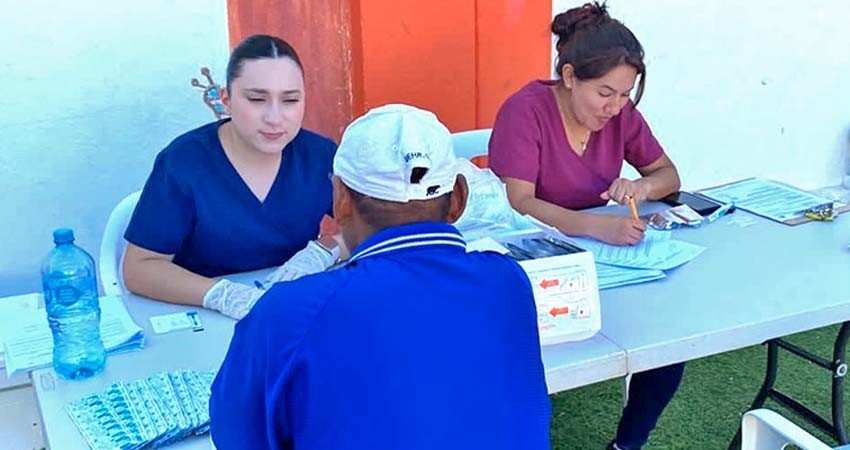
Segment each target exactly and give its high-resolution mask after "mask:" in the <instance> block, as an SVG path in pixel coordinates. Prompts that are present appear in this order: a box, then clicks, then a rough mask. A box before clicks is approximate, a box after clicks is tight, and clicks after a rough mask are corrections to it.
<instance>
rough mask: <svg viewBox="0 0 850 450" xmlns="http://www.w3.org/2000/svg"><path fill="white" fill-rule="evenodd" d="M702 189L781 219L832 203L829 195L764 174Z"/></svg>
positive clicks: (801, 214)
mask: <svg viewBox="0 0 850 450" xmlns="http://www.w3.org/2000/svg"><path fill="white" fill-rule="evenodd" d="M699 193H700V194H702V195H705V196H706V197H709V198H711V199H714V200H716V201H719V202H721V203H730V202H731V203H734V204H735V206H736V207H737V208H741V209H744V210H746V211H749V212H751V213H753V214H757V215H759V216H762V217H767V218H768V219H771V220H775V221H777V222H784V221H786V220H789V219H794V218H798V217H802V216H803V213H804V212H805V211H806V210H808V209H811V208H817V207H820V206H823V205H826V204H832V201H831V200H829V199H827V198H824V197H820V196H818V195H815V194H812V193H810V192H806V191H803V190H801V189H797V188H795V187H793V186H788V185H785V184H782V183H778V182H776V181H771V180H765V179H762V178H748V179H746V180H741V181H738V182H735V183H731V184H727V185H724V186H718V187H716V188H710V189H704V190H701V191H699Z"/></svg>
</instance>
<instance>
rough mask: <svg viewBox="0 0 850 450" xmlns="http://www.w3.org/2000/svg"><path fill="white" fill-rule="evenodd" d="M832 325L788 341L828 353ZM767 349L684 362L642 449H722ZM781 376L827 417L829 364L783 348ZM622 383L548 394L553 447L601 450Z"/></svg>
mask: <svg viewBox="0 0 850 450" xmlns="http://www.w3.org/2000/svg"><path fill="white" fill-rule="evenodd" d="M837 331H838V326H833V327H827V328H821V329H818V330H814V331H810V332H807V333H801V334H798V335H794V336H791V337H790V338H788V340H789V341H790V342H793V343H795V344H797V345H800V346H802V347H803V348H806V349H807V350H809V351H812V352H814V353H816V354H818V355H820V356H822V357H824V358H826V359H831V358H832V346H833V343H834V340H835V336H836V333H837ZM766 355H767V347H766V346H762V345H759V346H754V347H748V348H744V349H741V350H737V351H734V352H730V353H724V354H721V355H715V356H712V357H709V358H703V359H699V360H695V361H690V362H688V363H687V365H686V368H685V376H684V380H683V381H682V385H681V387H680V388H679V391H678V392H677V393H676V396H675V397H674V398H673V401H672V402H671V403H670V405H669V406H668V407H667V409H666V410H665V411H664V414H663V415H662V416H661V419H660V420H659V422H658V426H657V427H656V429H655V431H654V432H653V433H652V435H651V436H650V439H649V443H648V444H647V445H646V446H645V447H644V450H683V449H700V450H701V449H706V450H714V449H718V450H721V449H725V448H726V447H727V445H728V444H729V440H730V439H731V438H732V436H733V435H734V434H735V430H736V429H737V427H738V424H739V423H740V420H741V415H742V414H743V413H744V411H745V410H746V409H747V408H748V407H749V405H750V403H751V402H752V400H753V398H754V397H755V394H756V392H757V391H758V388H759V387H760V386H761V383H762V379H763V377H764V370H765V361H766ZM778 374H779V375H778V377H777V382H776V387H777V388H778V389H779V390H781V391H783V392H785V393H786V394H789V395H791V396H792V397H794V398H796V399H798V400H802V401H804V403H806V404H807V405H809V406H810V407H812V408H814V409H815V411H817V412H818V413H820V414H821V415H822V416H824V417H826V418H827V419H829V418H830V417H831V415H830V392H831V376H830V375H829V373H828V372H827V371H826V370H824V369H821V368H820V367H818V366H815V365H813V364H811V363H808V362H805V361H803V360H802V359H800V358H798V357H795V356H792V355H790V354H789V353H788V352H786V351H780V353H779V372H778ZM622 386H623V383H622V380H612V381H606V382H603V383H597V384H594V385H591V386H585V387H582V388H579V389H574V390H572V391H567V392H562V393H559V394H556V395H553V396H552V397H551V399H552V425H551V440H552V448H553V449H557V450H593V449H599V450H603V449H604V448H605V446H606V445H607V443H608V441H610V440H611V439H612V437H613V436H614V432H615V431H616V428H617V421H618V420H619V416H620V410H621V408H622V389H623V387H622ZM849 397H850V386H848V387H847V388H846V389H845V392H844V398H845V404H850V398H849ZM765 407H767V408H770V409H773V410H776V411H778V412H779V413H780V414H782V415H784V416H785V417H787V418H789V419H791V420H792V421H793V422H795V423H797V424H799V425H801V426H803V427H804V428H805V429H806V430H808V431H809V432H811V433H813V434H815V435H816V436H818V437H819V438H821V439H823V440H824V441H825V442H827V443H828V444H830V445H837V443H836V442H834V441H833V440H832V439H829V438H827V437H826V436H825V435H824V434H823V433H820V432H819V431H818V430H817V429H816V428H815V427H814V426H811V425H808V424H804V423H803V422H802V421H801V419H800V418H799V417H797V416H796V415H795V414H794V413H793V412H790V411H787V410H784V409H782V408H781V407H780V406H779V405H778V404H777V403H775V402H773V401H770V400H769V401H768V402H767V404H766V405H765ZM844 410H845V413H844V414H845V416H847V418H848V420H850V411H848V408H847V407H845V408H844ZM848 426H850V425H848Z"/></svg>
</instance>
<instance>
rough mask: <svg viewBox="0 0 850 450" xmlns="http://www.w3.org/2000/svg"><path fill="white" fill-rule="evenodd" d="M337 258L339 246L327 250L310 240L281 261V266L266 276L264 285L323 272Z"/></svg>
mask: <svg viewBox="0 0 850 450" xmlns="http://www.w3.org/2000/svg"><path fill="white" fill-rule="evenodd" d="M337 259H339V247H336V246H335V247H334V248H333V250H327V249H325V248H324V247H322V246H320V245H319V244H318V243H317V242H316V241H310V242H308V243H307V246H306V247H304V248H303V249H302V250H300V251H299V252H298V253H296V254H294V255H292V258H289V261H287V262H285V263H283V265H282V266H280V267H278V268H277V269H275V271H274V272H272V273H271V274H270V275H269V276H268V277H266V285H267V286H270V285H272V284H274V283H277V282H278V281H290V280H296V279H298V278H301V277H303V276H304V275H310V274H313V273H319V272H323V271H324V270H325V269H327V268H328V267H330V266H332V265H333V264H334V263H335V262H336V260H337Z"/></svg>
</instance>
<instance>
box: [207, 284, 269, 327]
mask: <svg viewBox="0 0 850 450" xmlns="http://www.w3.org/2000/svg"><path fill="white" fill-rule="evenodd" d="M265 293H266V291H264V290H260V289H257V288H255V287H252V286H247V285H244V284H239V283H233V282H232V281H229V280H219V281H218V282H217V283H216V284H214V285H213V286H212V287H211V288H210V289H209V290H208V291H207V293H206V294H204V308H207V309H213V310H216V311H218V312H220V313H222V314H224V315H225V316H228V317H232V318H234V319H236V320H239V319H241V318H243V317H245V315H246V314H248V311H250V310H251V307H253V306H254V303H257V300H259V299H260V297H261V296H262V295H263V294H265Z"/></svg>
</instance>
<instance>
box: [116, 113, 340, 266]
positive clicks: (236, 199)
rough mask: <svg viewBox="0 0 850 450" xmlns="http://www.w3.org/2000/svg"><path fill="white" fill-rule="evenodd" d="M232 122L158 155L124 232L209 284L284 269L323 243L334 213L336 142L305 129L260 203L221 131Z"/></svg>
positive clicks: (185, 137) (212, 125)
mask: <svg viewBox="0 0 850 450" xmlns="http://www.w3.org/2000/svg"><path fill="white" fill-rule="evenodd" d="M227 120H229V119H225V120H222V121H218V122H213V123H210V124H207V125H204V126H202V127H200V128H197V129H195V130H192V131H189V132H188V133H186V134H183V135H182V136H180V137H178V138H177V139H175V140H174V141H173V142H171V143H170V144H169V145H168V146H167V147H166V148H165V149H164V150H162V151H161V152H160V153H159V155H157V157H156V162H154V166H153V170H152V171H151V174H150V177H148V181H147V183H146V184H145V187H144V189H143V191H142V196H141V198H140V199H139V203H138V204H137V205H136V210H135V211H134V212H133V217H132V219H131V220H130V224H129V226H128V227H127V231H126V232H125V233H124V237H125V238H126V239H127V241H129V242H131V243H133V244H135V245H137V246H139V247H142V248H145V249H148V250H151V251H154V252H158V253H163V254H168V255H172V254H173V255H174V260H173V261H174V263H175V264H177V265H179V266H181V267H184V268H186V269H188V270H190V271H192V272H195V273H197V274H200V275H203V276H207V277H217V276H221V275H225V274H229V273H236V272H245V271H249V270H256V269H260V268H264V267H271V266H277V265H280V264H282V263H284V262H285V261H286V260H287V259H289V258H290V257H291V256H292V255H293V254H294V253H295V252H297V251H299V250H301V249H302V248H304V246H305V245H307V242H308V241H310V240H312V239H315V238H316V237H317V236H318V234H319V222H320V221H321V220H322V217H324V215H325V214H330V213H331V209H332V198H333V194H332V186H331V182H330V179H329V176H328V175H329V174H330V173H331V172H332V171H333V156H334V153H335V151H336V144H334V143H333V141H331V140H330V139H327V138H325V137H323V136H320V135H318V134H316V133H313V132H311V131H308V130H305V129H303V128H302V129H301V131H299V132H298V134H297V135H296V136H295V138H294V139H293V140H292V142H290V143H289V144H288V145H287V146H286V147H285V148H284V149H283V156H282V159H281V163H280V169H279V171H278V173H277V177H276V178H275V180H274V182H273V184H272V186H271V190H270V191H269V193H268V195H267V196H266V199H265V201H263V202H260V200H259V199H257V197H256V196H255V195H254V194H253V192H251V189H250V188H249V187H248V185H247V184H245V182H244V181H243V180H242V177H241V176H240V175H239V173H238V172H236V168H235V167H233V165H232V164H231V163H230V160H229V159H227V156H226V155H225V153H224V148H222V146H221V142H220V140H219V138H218V127H220V126H221V125H222V124H223V123H225V122H226V121H227Z"/></svg>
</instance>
